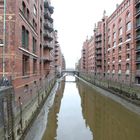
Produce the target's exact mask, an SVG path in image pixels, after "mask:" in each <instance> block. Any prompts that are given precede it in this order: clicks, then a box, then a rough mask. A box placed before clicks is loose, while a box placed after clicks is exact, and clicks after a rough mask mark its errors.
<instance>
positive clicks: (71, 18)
mask: <svg viewBox="0 0 140 140" xmlns="http://www.w3.org/2000/svg"><path fill="white" fill-rule="evenodd" d="M122 1H123V0H52V2H51V3H52V5H53V6H54V8H55V10H54V14H53V18H54V27H55V29H57V30H58V41H59V43H60V46H61V49H62V52H63V54H64V56H65V59H66V67H67V68H71V67H73V68H74V67H75V63H76V62H77V61H78V59H79V58H80V56H81V49H82V44H83V42H84V41H85V39H86V38H87V36H88V37H90V36H91V35H92V34H93V29H94V24H95V23H96V22H98V21H99V20H101V19H102V16H103V11H104V10H106V15H108V16H110V14H111V13H112V12H113V11H114V10H115V8H116V4H117V3H118V4H120V3H121V2H122Z"/></svg>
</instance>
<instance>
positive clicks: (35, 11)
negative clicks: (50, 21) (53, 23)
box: [33, 5, 37, 16]
mask: <svg viewBox="0 0 140 140" xmlns="http://www.w3.org/2000/svg"><path fill="white" fill-rule="evenodd" d="M33 10H34V11H33V12H34V15H35V16H37V9H36V7H35V5H34V9H33Z"/></svg>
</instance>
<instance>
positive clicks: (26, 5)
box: [0, 0, 56, 105]
mask: <svg viewBox="0 0 140 140" xmlns="http://www.w3.org/2000/svg"><path fill="white" fill-rule="evenodd" d="M3 12H4V1H3V0H0V30H1V32H0V40H1V41H2V40H3V19H4V13H3ZM52 14H53V7H52V6H51V4H50V1H48V0H47V1H44V0H39V1H38V0H32V1H29V0H14V1H11V0H6V36H5V38H6V39H5V40H6V44H5V76H6V77H7V78H8V79H11V80H12V84H13V86H14V89H15V100H16V103H17V105H18V104H19V100H20V102H22V104H23V105H24V104H26V103H27V102H30V100H31V99H32V97H33V96H34V95H35V94H37V93H36V92H37V88H38V87H40V88H41V86H42V85H44V79H45V78H47V77H49V78H51V79H52V78H53V77H54V76H55V48H54V46H55V42H56V41H55V38H54V29H53V19H52V17H51V15H52ZM2 49H3V48H2V47H0V77H1V78H2V75H3V71H2V68H3V65H2V64H3V59H2V58H3V53H2Z"/></svg>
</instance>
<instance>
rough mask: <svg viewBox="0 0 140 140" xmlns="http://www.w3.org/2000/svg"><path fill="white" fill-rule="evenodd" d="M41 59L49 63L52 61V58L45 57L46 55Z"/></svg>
mask: <svg viewBox="0 0 140 140" xmlns="http://www.w3.org/2000/svg"><path fill="white" fill-rule="evenodd" d="M42 60H43V61H44V63H50V62H52V60H51V59H50V57H47V56H44V57H42Z"/></svg>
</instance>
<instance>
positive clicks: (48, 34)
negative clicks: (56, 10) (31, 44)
mask: <svg viewBox="0 0 140 140" xmlns="http://www.w3.org/2000/svg"><path fill="white" fill-rule="evenodd" d="M43 36H44V40H48V41H52V40H53V37H52V36H51V34H50V33H48V32H47V31H45V32H44V34H43Z"/></svg>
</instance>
